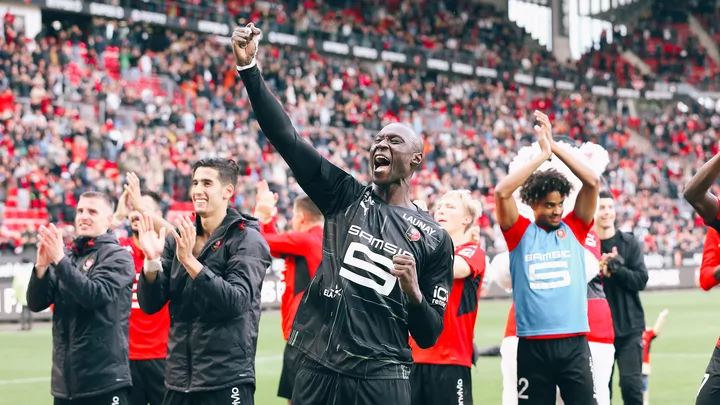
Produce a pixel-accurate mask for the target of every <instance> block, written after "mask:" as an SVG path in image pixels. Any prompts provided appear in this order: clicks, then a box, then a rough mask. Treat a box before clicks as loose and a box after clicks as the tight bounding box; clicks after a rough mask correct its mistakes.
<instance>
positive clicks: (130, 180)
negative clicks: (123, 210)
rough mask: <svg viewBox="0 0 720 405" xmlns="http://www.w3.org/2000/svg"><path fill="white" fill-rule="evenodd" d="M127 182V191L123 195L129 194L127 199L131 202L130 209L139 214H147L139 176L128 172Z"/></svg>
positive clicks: (126, 175)
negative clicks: (143, 204) (143, 205)
mask: <svg viewBox="0 0 720 405" xmlns="http://www.w3.org/2000/svg"><path fill="white" fill-rule="evenodd" d="M125 181H127V184H125V186H124V187H125V191H124V192H123V195H125V194H126V193H127V199H128V202H129V205H131V207H129V208H130V209H132V210H137V211H139V212H145V211H144V210H143V209H142V208H143V207H142V194H141V191H140V178H139V177H138V176H137V174H135V173H133V172H128V173H126V174H125Z"/></svg>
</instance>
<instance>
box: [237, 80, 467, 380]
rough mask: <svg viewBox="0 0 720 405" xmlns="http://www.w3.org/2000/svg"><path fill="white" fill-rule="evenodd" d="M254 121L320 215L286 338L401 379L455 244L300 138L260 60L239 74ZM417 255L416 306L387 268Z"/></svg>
mask: <svg viewBox="0 0 720 405" xmlns="http://www.w3.org/2000/svg"><path fill="white" fill-rule="evenodd" d="M241 77H242V79H243V81H244V83H245V85H246V87H247V91H248V95H249V96H250V101H251V102H252V105H253V110H254V113H255V115H256V118H257V120H258V123H259V124H260V127H261V129H262V130H263V132H264V133H265V135H266V136H267V137H268V139H269V140H270V142H271V143H272V144H273V146H275V148H276V149H277V150H278V152H279V153H280V154H281V155H282V156H283V158H284V159H285V161H286V162H287V163H288V165H289V166H290V168H291V169H292V170H293V173H294V175H295V178H296V179H297V181H298V183H299V184H300V186H301V187H302V188H303V190H304V191H305V192H306V193H307V194H308V197H310V199H312V201H313V202H314V203H315V204H316V205H317V206H318V208H319V209H320V210H321V211H322V212H323V214H324V216H325V230H324V236H323V260H322V263H321V264H320V266H319V267H318V269H317V271H316V273H315V277H314V278H313V280H312V281H311V283H310V286H309V288H308V290H307V291H306V293H305V296H304V297H303V301H302V303H301V304H300V307H299V309H298V312H297V315H296V317H295V323H294V325H293V331H292V332H291V334H290V339H289V343H290V344H291V345H293V346H295V347H297V348H298V349H300V350H301V351H302V352H303V353H305V354H306V355H307V356H309V357H310V358H311V359H312V360H314V361H316V362H317V363H319V364H320V365H322V366H325V367H327V368H329V369H331V370H333V371H336V372H339V373H342V374H346V375H351V376H354V377H357V378H365V379H373V378H376V379H407V378H408V377H409V366H410V365H411V364H412V355H411V352H410V346H409V344H408V336H409V334H410V333H412V335H413V337H414V338H415V340H416V341H418V343H420V341H425V342H426V344H425V345H426V346H428V347H429V346H432V344H434V342H435V341H436V340H437V338H438V336H439V335H440V333H441V332H442V318H443V315H444V311H445V305H446V304H447V300H448V296H449V294H450V289H451V287H452V282H453V260H454V248H453V243H452V239H451V238H450V236H449V235H448V233H447V232H446V231H445V230H444V229H443V228H442V227H441V226H440V225H439V224H438V223H436V222H435V221H434V220H433V219H432V218H431V217H430V216H429V215H428V214H427V213H425V212H423V211H421V210H419V209H417V208H415V209H411V208H405V207H400V206H394V205H389V204H387V203H385V202H384V201H383V200H381V199H380V198H379V197H378V196H376V195H375V194H374V193H373V191H372V186H364V185H362V184H361V183H359V182H358V181H357V180H356V179H355V178H353V177H352V176H351V175H349V174H348V173H346V172H345V171H343V170H341V169H340V168H338V167H336V166H335V165H333V164H332V163H330V162H329V161H328V160H326V159H324V158H323V157H322V156H320V154H319V153H318V152H317V151H316V150H315V149H313V148H312V146H310V145H309V144H308V143H307V142H305V141H304V140H303V139H302V138H300V137H299V135H298V134H297V132H296V131H295V130H294V128H293V126H292V123H291V122H290V119H289V118H288V116H287V114H286V113H285V112H284V110H283V109H282V107H281V106H280V104H279V103H278V102H277V100H276V99H275V97H274V96H273V95H272V93H271V92H270V91H269V90H268V89H267V87H266V86H265V84H264V82H263V80H262V78H261V76H260V73H259V71H258V69H257V67H254V68H252V69H248V70H246V71H242V72H241ZM397 254H406V255H410V256H412V257H414V258H415V263H416V269H417V276H418V284H419V286H420V290H421V291H422V294H423V302H422V303H421V305H419V306H418V305H412V304H409V303H408V300H407V298H406V296H405V294H404V293H403V291H402V290H401V289H400V285H399V282H398V280H397V278H396V277H395V276H393V275H392V274H391V273H390V269H391V268H392V267H393V263H392V258H393V256H394V255H397Z"/></svg>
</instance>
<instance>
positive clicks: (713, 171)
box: [683, 154, 720, 405]
mask: <svg viewBox="0 0 720 405" xmlns="http://www.w3.org/2000/svg"><path fill="white" fill-rule="evenodd" d="M718 176H720V154H717V155H715V156H714V157H713V158H712V159H710V160H709V161H708V162H707V163H705V164H704V165H703V166H702V167H701V168H700V170H698V172H697V173H695V176H693V178H692V179H690V181H689V182H688V184H687V186H686V187H685V191H684V192H683V197H684V198H685V200H687V202H689V203H690V205H692V207H693V208H694V209H695V211H696V212H697V213H698V215H699V216H700V218H702V220H703V221H704V222H705V224H706V225H708V226H709V228H708V231H707V235H706V236H705V247H704V249H703V255H702V264H701V265H700V287H702V289H703V290H705V291H709V290H710V289H711V288H713V287H715V286H716V285H718V284H719V283H720V236H719V235H718V233H719V232H720V203H719V202H718V197H717V196H715V195H713V194H712V193H711V192H710V187H712V186H713V185H714V184H715V182H716V181H717V179H718ZM719 403H720V340H718V342H717V344H716V346H715V350H714V351H713V354H712V357H710V362H709V363H708V365H707V368H706V369H705V375H704V376H703V379H702V381H701V382H700V389H699V390H698V393H697V398H696V399H695V405H714V404H719Z"/></svg>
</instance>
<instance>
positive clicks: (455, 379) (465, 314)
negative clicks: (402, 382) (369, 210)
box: [410, 190, 485, 405]
mask: <svg viewBox="0 0 720 405" xmlns="http://www.w3.org/2000/svg"><path fill="white" fill-rule="evenodd" d="M481 214H482V205H481V204H480V202H478V201H476V200H473V198H472V196H471V195H470V191H468V190H453V191H450V192H448V193H446V194H445V195H443V196H442V198H441V199H440V201H439V203H438V204H437V208H436V210H435V215H434V218H435V221H437V222H438V223H439V224H440V225H441V226H442V227H443V228H445V230H446V231H447V232H448V234H450V237H451V238H452V241H453V245H454V246H455V261H454V265H453V276H454V282H453V286H452V289H451V291H450V293H449V297H448V296H447V295H448V292H447V291H444V290H440V289H438V290H437V291H435V292H434V295H436V296H437V298H441V299H447V302H448V304H447V307H446V310H445V316H444V321H443V324H444V326H445V327H444V329H443V332H442V334H441V335H440V338H439V339H438V341H437V343H436V344H435V345H434V346H433V347H431V348H429V349H421V348H420V347H418V345H417V344H416V343H415V341H414V340H412V338H411V339H410V347H411V348H412V351H413V361H414V365H413V367H412V372H411V373H410V387H411V392H412V405H424V404H428V405H430V404H450V403H452V404H456V403H458V404H459V403H463V404H472V385H471V382H472V378H471V375H470V370H471V367H472V364H473V362H472V360H473V335H474V328H475V318H476V317H477V308H478V301H479V299H480V290H481V287H482V285H483V282H482V281H483V277H484V275H485V252H484V251H483V249H482V248H481V247H480V246H479V245H478V243H477V242H476V241H473V238H472V234H471V232H469V231H470V229H471V228H472V227H473V226H474V224H475V223H476V222H477V219H478V218H479V217H480V215H481Z"/></svg>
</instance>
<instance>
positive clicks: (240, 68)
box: [235, 58, 257, 72]
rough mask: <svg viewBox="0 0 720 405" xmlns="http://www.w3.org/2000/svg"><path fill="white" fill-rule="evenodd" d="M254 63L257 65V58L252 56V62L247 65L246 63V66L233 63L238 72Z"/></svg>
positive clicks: (251, 66) (252, 65)
mask: <svg viewBox="0 0 720 405" xmlns="http://www.w3.org/2000/svg"><path fill="white" fill-rule="evenodd" d="M255 65H257V59H255V58H253V60H252V62H250V64H249V65H246V66H237V65H235V69H237V71H238V72H242V71H243V70H248V69H252V68H253V67H254V66H255Z"/></svg>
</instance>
